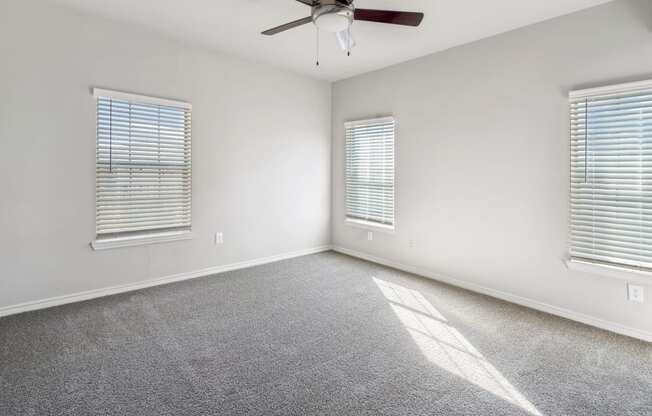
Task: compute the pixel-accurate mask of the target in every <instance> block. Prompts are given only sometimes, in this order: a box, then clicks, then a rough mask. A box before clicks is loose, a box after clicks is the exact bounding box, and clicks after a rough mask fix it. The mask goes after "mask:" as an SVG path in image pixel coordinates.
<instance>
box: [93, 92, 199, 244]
mask: <svg viewBox="0 0 652 416" xmlns="http://www.w3.org/2000/svg"><path fill="white" fill-rule="evenodd" d="M93 93H94V94H93V95H94V96H95V99H96V100H97V145H96V234H97V237H98V238H110V237H118V236H123V235H124V236H128V235H132V234H139V233H143V232H149V231H157V232H159V231H160V232H163V231H172V230H185V229H190V224H191V154H190V147H191V146H190V133H191V131H190V125H191V106H190V104H187V103H181V102H176V101H170V100H163V99H158V98H150V97H144V96H137V95H132V94H125V93H120V92H115V91H108V90H100V89H95V90H94V92H93Z"/></svg>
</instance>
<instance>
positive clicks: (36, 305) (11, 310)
mask: <svg viewBox="0 0 652 416" xmlns="http://www.w3.org/2000/svg"><path fill="white" fill-rule="evenodd" d="M330 249H331V246H329V245H325V246H320V247H314V248H309V249H306V250H298V251H293V252H290V253H283V254H277V255H274V256H269V257H263V258H258V259H253V260H246V261H241V262H238V263H232V264H225V265H222V266H215V267H208V268H205V269H200V270H194V271H191V272H185V273H178V274H174V275H171V276H165V277H159V278H155V279H148V280H143V281H140V282H136V283H128V284H125V285H119V286H112V287H106V288H102V289H94V290H88V291H85V292H79V293H73V294H70V295H63V296H56V297H53V298H48V299H41V300H36V301H32V302H25V303H20V304H18V305H11V306H5V307H2V308H0V317H2V316H7V315H14V314H17V313H22V312H28V311H33V310H37V309H45V308H51V307H53V306H59V305H64V304H66V303H73V302H81V301H83V300H89V299H94V298H99V297H103V296H108V295H115V294H118V293H124V292H130V291H133V290H138V289H144V288H147V287H152V286H159V285H164V284H167V283H173V282H180V281H182V280H188V279H194V278H197V277H202V276H209V275H212V274H217V273H223V272H228V271H231V270H237V269H245V268H247V267H252V266H258V265H261V264H267V263H273V262H276V261H280V260H286V259H291V258H294V257H301V256H306V255H308V254H315V253H321V252H323V251H329V250H330Z"/></svg>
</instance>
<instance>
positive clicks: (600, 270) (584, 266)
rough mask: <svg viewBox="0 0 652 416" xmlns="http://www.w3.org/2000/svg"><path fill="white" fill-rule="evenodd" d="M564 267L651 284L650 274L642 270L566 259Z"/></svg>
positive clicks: (651, 274)
mask: <svg viewBox="0 0 652 416" xmlns="http://www.w3.org/2000/svg"><path fill="white" fill-rule="evenodd" d="M566 267H568V269H570V270H575V271H578V272H584V273H589V274H595V275H599V276H604V277H611V278H614V279H619V280H626V281H628V282H630V283H642V284H650V283H652V273H651V272H648V271H644V270H637V269H630V268H628V267H619V266H613V265H609V264H602V263H594V262H591V261H587V260H579V259H572V258H571V259H567V260H566Z"/></svg>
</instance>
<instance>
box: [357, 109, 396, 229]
mask: <svg viewBox="0 0 652 416" xmlns="http://www.w3.org/2000/svg"><path fill="white" fill-rule="evenodd" d="M394 127H395V121H394V119H393V118H392V117H385V118H379V119H374V120H362V121H354V122H349V123H346V124H345V130H346V149H345V150H346V175H345V176H346V178H345V181H346V218H347V221H352V222H359V223H363V224H366V225H372V226H378V227H381V228H386V229H393V228H394Z"/></svg>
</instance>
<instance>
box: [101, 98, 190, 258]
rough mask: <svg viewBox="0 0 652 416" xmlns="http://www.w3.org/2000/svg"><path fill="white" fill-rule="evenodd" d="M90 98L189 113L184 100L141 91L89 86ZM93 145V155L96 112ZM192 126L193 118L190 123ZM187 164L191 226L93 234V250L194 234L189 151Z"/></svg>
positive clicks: (182, 237)
mask: <svg viewBox="0 0 652 416" xmlns="http://www.w3.org/2000/svg"><path fill="white" fill-rule="evenodd" d="M91 92H92V97H93V103H94V105H95V106H97V105H98V100H99V99H100V98H102V97H104V98H106V97H110V98H112V99H116V100H121V101H128V102H134V103H141V104H149V105H159V106H166V107H175V108H178V109H183V110H186V111H188V112H190V113H191V114H192V104H190V103H188V102H185V101H178V100H171V99H167V98H160V97H153V96H148V95H142V94H134V93H128V92H123V91H117V90H110V89H104V88H92V89H91ZM94 122H95V126H94V127H95V132H96V133H95V147H94V154H97V146H98V143H97V140H98V138H97V128H98V124H99V119H98V116H97V112H95V118H94ZM189 123H190V125H192V121H190V122H189ZM189 146H190V148H191V149H192V132H191V133H190V145H189ZM190 161H191V162H190V163H189V176H190V186H189V196H190V200H191V202H190V212H189V218H190V225H189V226H188V227H187V228H182V229H165V228H163V229H151V230H140V231H134V232H125V233H118V234H115V235H113V234H106V235H102V234H97V231H96V233H95V238H94V239H93V240H92V241H91V243H90V246H91V248H92V249H93V250H105V249H113V248H122V247H131V246H139V245H149V244H155V243H165V242H172V241H182V240H190V239H192V237H193V232H192V193H193V192H192V188H193V187H192V151H191V153H190ZM97 166H98V165H97V159H96V160H95V172H96V174H95V181H94V187H95V188H96V187H97ZM95 196H96V197H97V188H96V189H95ZM94 228H95V229H97V202H96V203H95V216H94Z"/></svg>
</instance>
